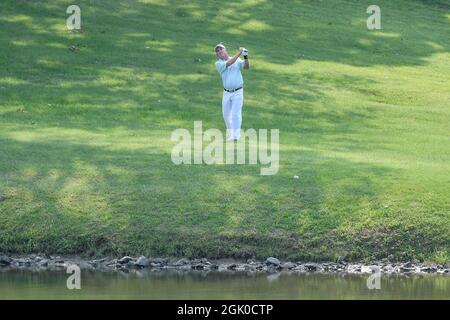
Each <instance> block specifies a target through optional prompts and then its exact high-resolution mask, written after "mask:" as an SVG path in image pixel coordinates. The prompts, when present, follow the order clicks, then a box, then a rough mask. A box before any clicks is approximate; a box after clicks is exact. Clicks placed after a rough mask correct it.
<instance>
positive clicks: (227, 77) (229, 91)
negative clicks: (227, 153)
mask: <svg viewBox="0 0 450 320" xmlns="http://www.w3.org/2000/svg"><path fill="white" fill-rule="evenodd" d="M214 51H215V52H216V55H217V57H218V58H219V60H217V61H216V68H217V71H218V72H219V74H220V76H221V77H222V82H223V97H222V114H223V118H224V120H225V124H226V126H227V133H228V140H235V141H237V140H239V139H240V137H241V124H242V104H243V102H244V80H243V79H242V74H241V69H242V68H244V69H249V68H250V64H249V62H248V51H247V49H245V48H239V51H238V52H237V53H236V54H235V55H234V56H233V57H230V56H229V55H228V52H227V49H226V48H225V46H224V45H223V44H221V43H219V44H218V45H216V46H215V47H214ZM241 54H242V55H243V56H244V60H241V59H240V58H239V57H240V55H241Z"/></svg>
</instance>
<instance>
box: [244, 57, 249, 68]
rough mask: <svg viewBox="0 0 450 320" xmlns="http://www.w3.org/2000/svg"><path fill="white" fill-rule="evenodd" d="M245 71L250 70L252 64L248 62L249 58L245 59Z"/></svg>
mask: <svg viewBox="0 0 450 320" xmlns="http://www.w3.org/2000/svg"><path fill="white" fill-rule="evenodd" d="M244 69H250V62H248V56H247V57H244Z"/></svg>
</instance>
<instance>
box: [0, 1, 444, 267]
mask: <svg viewBox="0 0 450 320" xmlns="http://www.w3.org/2000/svg"><path fill="white" fill-rule="evenodd" d="M447 3H448V2H446V1H443V0H441V1H431V0H430V1H406V0H399V1H385V0H384V1H381V0H380V1H378V2H377V4H378V5H379V6H380V7H381V10H382V30H380V31H368V30H367V28H366V19H367V17H368V16H369V15H368V14H367V13H366V9H367V7H368V6H369V5H370V4H372V2H370V1H357V0H354V1H350V0H334V1H288V0H284V1H263V0H248V1H228V2H226V3H224V2H219V1H217V2H216V1H214V2H213V1H208V2H205V1H197V0H195V1H186V2H180V1H175V0H158V1H157V0H141V1H131V0H127V1H117V2H111V1H106V0H91V1H82V0H81V1H78V4H79V5H80V7H81V14H82V32H77V33H73V32H69V31H67V29H66V26H65V18H66V16H67V15H66V14H65V10H66V8H67V6H68V5H70V4H72V2H70V1H63V0H61V1H59V0H58V1H57V0H52V1H28V0H27V1H26V0H3V1H1V3H0V41H1V43H0V151H1V152H0V195H2V198H0V199H2V200H1V201H0V251H9V252H36V251H44V252H50V253H84V254H96V255H101V254H124V253H128V254H147V255H172V256H189V257H194V256H207V257H224V256H228V257H258V258H261V257H265V256H267V255H275V256H278V257H285V258H291V259H314V260H328V259H336V258H337V257H339V256H343V257H346V258H347V259H374V258H382V257H386V256H388V255H389V254H392V255H394V256H395V257H396V258H397V259H411V258H415V259H419V260H432V261H437V262H445V261H448V260H449V256H450V253H449V247H450V244H449V239H450V139H449V124H450V105H449V104H450V90H449V88H450V72H449V70H450V42H449V41H448V40H449V38H448V35H449V33H448V31H449V27H450V6H449V5H448V4H447ZM219 41H229V42H238V43H242V44H244V45H245V46H246V47H247V48H248V49H249V51H250V54H251V64H252V70H250V71H248V72H246V73H245V74H244V77H245V80H246V92H245V105H244V129H247V128H255V129H259V128H269V129H270V128H277V129H279V130H280V141H281V146H280V164H281V165H280V170H279V173H278V174H277V175H275V176H260V175H259V169H260V167H259V166H257V165H247V166H239V165H212V166H207V165H182V166H175V165H173V164H172V162H171V160H170V153H171V149H172V147H173V145H174V143H172V142H170V134H171V132H172V131H173V130H174V129H176V128H188V129H190V130H192V129H193V121H195V120H202V121H203V126H204V128H205V129H206V128H221V129H223V126H224V125H223V120H222V116H221V107H220V101H221V83H220V79H219V77H218V75H217V73H216V71H215V69H214V61H215V57H214V54H213V52H212V48H213V46H214V44H216V43H217V42H219ZM71 45H75V46H77V47H78V48H79V50H77V51H75V52H72V51H70V50H68V48H69V47H70V46H71ZM146 47H148V48H146ZM198 59H200V60H198ZM294 175H298V176H299V179H293V178H292V177H293V176H294Z"/></svg>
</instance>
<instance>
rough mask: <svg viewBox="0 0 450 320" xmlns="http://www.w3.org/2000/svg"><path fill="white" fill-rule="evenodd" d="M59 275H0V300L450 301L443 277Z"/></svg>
mask: <svg viewBox="0 0 450 320" xmlns="http://www.w3.org/2000/svg"><path fill="white" fill-rule="evenodd" d="M69 276H70V274H67V273H66V272H64V271H25V270H14V271H11V270H10V271H3V272H0V299H450V276H448V275H411V276H407V275H390V276H388V275H385V274H383V275H382V276H381V278H380V282H379V283H380V289H369V288H368V286H367V279H368V277H369V275H368V274H366V275H364V274H348V273H346V274H332V273H329V274H322V273H304V274H299V273H287V272H286V273H278V274H263V273H257V274H248V273H239V272H230V273H227V272H208V273H207V272H168V271H165V272H145V273H143V272H139V271H135V272H131V273H128V274H126V273H119V272H100V271H88V270H82V271H81V274H80V285H81V288H80V289H79V290H77V289H73V290H69V289H68V288H67V279H68V277H69Z"/></svg>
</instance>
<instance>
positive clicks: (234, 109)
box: [222, 88, 244, 139]
mask: <svg viewBox="0 0 450 320" xmlns="http://www.w3.org/2000/svg"><path fill="white" fill-rule="evenodd" d="M243 102H244V88H242V89H240V90H238V91H235V92H227V91H225V90H224V91H223V97H222V114H223V119H224V120H225V124H226V126H227V132H228V138H230V139H239V138H240V137H241V125H242V104H243Z"/></svg>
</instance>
